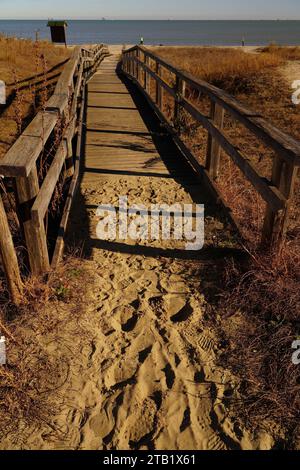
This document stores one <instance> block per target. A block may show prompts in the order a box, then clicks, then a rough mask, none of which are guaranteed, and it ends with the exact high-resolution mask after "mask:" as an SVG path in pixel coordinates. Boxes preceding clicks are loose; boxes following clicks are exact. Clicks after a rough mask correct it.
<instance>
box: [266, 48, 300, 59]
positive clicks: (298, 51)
mask: <svg viewBox="0 0 300 470" xmlns="http://www.w3.org/2000/svg"><path fill="white" fill-rule="evenodd" d="M260 52H263V53H267V54H273V55H275V56H277V57H279V58H281V59H284V60H300V47H298V46H295V47H283V46H277V45H276V44H270V45H269V46H267V47H263V48H261V49H260Z"/></svg>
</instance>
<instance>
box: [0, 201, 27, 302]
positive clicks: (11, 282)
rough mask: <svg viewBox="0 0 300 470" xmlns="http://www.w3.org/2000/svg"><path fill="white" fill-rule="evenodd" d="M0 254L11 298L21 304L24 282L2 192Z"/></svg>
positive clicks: (0, 205) (0, 204) (0, 203)
mask: <svg viewBox="0 0 300 470" xmlns="http://www.w3.org/2000/svg"><path fill="white" fill-rule="evenodd" d="M0 254H1V257H2V263H3V268H4V272H5V276H6V280H7V285H8V289H9V293H10V296H11V300H12V302H13V303H15V304H16V305H19V304H20V302H21V300H22V291H23V283H22V280H21V275H20V269H19V264H18V259H17V255H16V251H15V247H14V243H13V239H12V236H11V231H10V228H9V224H8V220H7V216H6V212H5V209H4V205H3V202H2V198H1V194H0Z"/></svg>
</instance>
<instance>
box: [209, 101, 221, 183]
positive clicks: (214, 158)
mask: <svg viewBox="0 0 300 470" xmlns="http://www.w3.org/2000/svg"><path fill="white" fill-rule="evenodd" d="M224 115H225V112H224V108H222V106H220V105H219V104H217V103H215V102H214V101H212V102H211V120H212V122H213V123H214V125H215V126H216V127H217V128H218V129H220V130H222V129H223V123H224ZM220 155H221V146H220V144H219V142H218V140H217V139H214V137H213V135H212V134H211V133H209V134H208V142H207V156H206V169H207V171H208V173H209V175H210V176H211V178H213V179H215V178H217V176H218V174H219V165H220Z"/></svg>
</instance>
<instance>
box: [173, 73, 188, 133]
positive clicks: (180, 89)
mask: <svg viewBox="0 0 300 470" xmlns="http://www.w3.org/2000/svg"><path fill="white" fill-rule="evenodd" d="M185 90H186V85H185V81H184V80H182V79H181V78H179V77H177V76H176V85H175V93H176V99H175V104H174V126H175V128H176V129H177V130H178V131H179V132H180V127H181V126H180V120H181V113H180V110H181V102H182V100H184V98H185Z"/></svg>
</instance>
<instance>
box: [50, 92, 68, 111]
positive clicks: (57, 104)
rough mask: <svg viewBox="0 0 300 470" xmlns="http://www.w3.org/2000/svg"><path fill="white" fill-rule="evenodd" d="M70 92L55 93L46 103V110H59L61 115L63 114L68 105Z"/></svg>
mask: <svg viewBox="0 0 300 470" xmlns="http://www.w3.org/2000/svg"><path fill="white" fill-rule="evenodd" d="M68 102H69V94H68V93H62V94H60V95H58V94H56V93H54V94H53V95H52V96H51V98H50V99H49V100H48V101H47V103H46V108H45V110H46V111H57V112H58V113H59V114H60V115H62V114H63V112H64V110H65V109H66V107H67V106H68Z"/></svg>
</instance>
